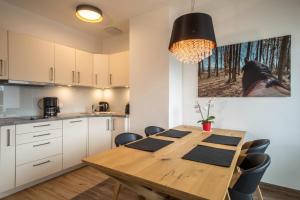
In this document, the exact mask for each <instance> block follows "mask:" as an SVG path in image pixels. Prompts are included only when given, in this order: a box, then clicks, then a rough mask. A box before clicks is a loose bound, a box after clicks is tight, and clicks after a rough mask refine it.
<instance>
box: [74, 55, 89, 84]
mask: <svg viewBox="0 0 300 200" xmlns="http://www.w3.org/2000/svg"><path fill="white" fill-rule="evenodd" d="M75 52H76V76H75V77H76V83H77V85H80V86H93V62H94V56H93V54H91V53H88V52H86V51H81V50H78V49H76V51H75Z"/></svg>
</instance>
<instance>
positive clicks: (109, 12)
mask: <svg viewBox="0 0 300 200" xmlns="http://www.w3.org/2000/svg"><path fill="white" fill-rule="evenodd" d="M4 1H6V2H7V3H9V4H12V5H15V6H17V7H21V8H24V9H26V10H29V11H31V12H33V13H36V14H38V15H41V16H44V17H47V18H49V19H52V20H54V21H57V22H60V23H63V24H64V25H66V26H70V27H72V28H75V29H77V30H80V31H83V32H86V33H88V34H90V35H93V36H96V37H98V38H99V39H104V38H107V37H110V36H111V35H110V34H108V33H107V32H106V31H104V30H103V29H104V28H106V27H111V26H114V27H117V28H119V29H121V30H122V31H123V32H128V30H129V19H130V18H131V17H134V16H136V15H139V14H142V13H144V12H147V11H150V10H153V9H155V8H158V7H160V6H162V5H166V4H167V3H168V2H169V0H4ZM79 4H91V5H94V6H97V7H99V8H100V9H101V10H102V11H103V15H104V20H103V21H102V23H98V24H92V23H86V22H83V21H80V20H78V19H77V18H76V16H75V8H76V6H77V5H79Z"/></svg>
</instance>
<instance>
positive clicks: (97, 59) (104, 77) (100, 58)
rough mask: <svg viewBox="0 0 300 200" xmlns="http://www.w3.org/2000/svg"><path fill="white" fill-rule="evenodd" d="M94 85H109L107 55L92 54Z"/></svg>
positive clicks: (103, 86)
mask: <svg viewBox="0 0 300 200" xmlns="http://www.w3.org/2000/svg"><path fill="white" fill-rule="evenodd" d="M93 77H94V86H95V87H99V88H107V87H109V66H108V55H105V54H95V55H94V76H93Z"/></svg>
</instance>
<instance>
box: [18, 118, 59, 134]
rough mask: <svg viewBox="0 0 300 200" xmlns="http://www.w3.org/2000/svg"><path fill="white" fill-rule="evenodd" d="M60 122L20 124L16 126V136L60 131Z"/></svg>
mask: <svg viewBox="0 0 300 200" xmlns="http://www.w3.org/2000/svg"><path fill="white" fill-rule="evenodd" d="M61 128H62V121H61V120H58V121H47V122H37V123H32V124H20V125H17V126H16V134H22V133H31V132H38V131H45V130H51V129H61Z"/></svg>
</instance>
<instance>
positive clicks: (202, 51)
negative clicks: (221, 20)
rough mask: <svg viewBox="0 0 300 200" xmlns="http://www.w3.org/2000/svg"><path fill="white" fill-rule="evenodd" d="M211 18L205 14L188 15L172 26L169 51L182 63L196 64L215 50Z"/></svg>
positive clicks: (215, 44)
mask: <svg viewBox="0 0 300 200" xmlns="http://www.w3.org/2000/svg"><path fill="white" fill-rule="evenodd" d="M216 46H217V43H216V38H215V33H214V27H213V23H212V18H211V16H209V15H208V14H205V13H189V14H186V15H182V16H181V17H179V18H177V19H176V20H175V22H174V24H173V30H172V35H171V39H170V44H169V51H170V52H172V53H173V54H174V55H175V56H176V58H177V59H178V60H179V61H180V62H183V63H193V64H194V63H198V62H200V61H201V60H203V59H205V58H207V57H208V56H210V55H211V54H212V50H213V49H214V48H216Z"/></svg>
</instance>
